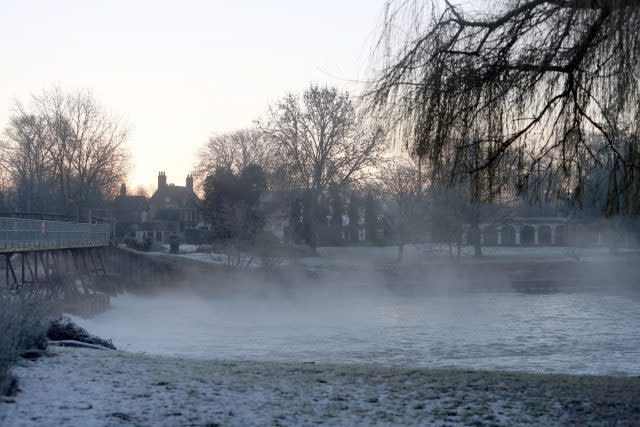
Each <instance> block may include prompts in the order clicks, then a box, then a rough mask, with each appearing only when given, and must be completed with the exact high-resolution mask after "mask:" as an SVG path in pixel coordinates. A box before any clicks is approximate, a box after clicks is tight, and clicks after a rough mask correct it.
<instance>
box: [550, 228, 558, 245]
mask: <svg viewBox="0 0 640 427" xmlns="http://www.w3.org/2000/svg"><path fill="white" fill-rule="evenodd" d="M549 228H550V229H551V244H552V245H555V244H556V228H558V226H557V225H550V226H549Z"/></svg>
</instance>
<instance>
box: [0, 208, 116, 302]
mask: <svg viewBox="0 0 640 427" xmlns="http://www.w3.org/2000/svg"><path fill="white" fill-rule="evenodd" d="M49 217H51V216H45V215H41V218H43V219H35V218H29V219H27V218H16V217H0V260H2V258H4V260H2V261H4V262H1V263H0V273H3V274H1V276H0V284H4V286H5V287H9V288H14V289H15V288H19V287H22V286H25V285H34V286H41V287H42V288H43V289H48V290H53V289H54V288H58V291H60V292H63V293H64V294H68V293H70V292H71V291H70V289H69V288H68V287H67V289H66V290H65V289H61V286H60V284H61V282H65V285H64V286H62V288H64V287H65V286H67V285H69V283H71V284H72V285H74V287H75V285H78V283H79V285H78V286H80V287H82V288H84V291H85V293H89V291H88V290H87V288H86V284H87V283H89V282H90V280H91V278H95V276H100V275H106V271H105V268H104V263H103V260H102V255H101V248H105V247H108V246H109V245H110V244H111V236H112V232H111V225H110V224H109V223H98V222H96V221H93V222H88V223H80V222H72V221H63V220H52V219H48V218H49ZM44 218H47V219H44ZM3 270H4V271H3ZM3 282H4V283H3ZM74 292H75V291H74Z"/></svg>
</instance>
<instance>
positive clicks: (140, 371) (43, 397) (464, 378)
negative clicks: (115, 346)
mask: <svg viewBox="0 0 640 427" xmlns="http://www.w3.org/2000/svg"><path fill="white" fill-rule="evenodd" d="M15 373H16V374H17V376H18V378H19V381H20V389H21V392H20V393H19V394H18V395H17V396H16V397H15V399H12V400H11V401H8V402H0V423H3V425H7V426H13V427H22V426H24V427H31V426H41V425H50V426H60V427H69V426H120V425H144V426H176V425H239V426H246V425H316V424H321V425H433V424H437V425H443V424H446V425H454V426H457V425H480V424H492V423H496V422H497V423H500V424H505V425H509V424H517V425H556V424H591V423H593V422H595V421H597V422H598V423H602V424H612V423H613V422H614V421H615V422H616V423H619V424H621V425H627V424H628V425H631V424H632V423H633V420H634V417H635V414H634V412H633V411H634V408H635V405H637V403H638V398H637V396H640V393H638V391H639V389H640V386H639V384H638V381H637V380H635V379H632V378H610V377H603V378H599V377H575V378H576V379H575V380H574V379H572V377H566V376H563V377H554V376H534V375H523V374H508V373H505V374H496V373H491V372H484V373H483V372H469V371H464V372H463V371H448V370H420V369H406V368H381V367H367V366H358V365H353V366H338V365H317V364H313V363H309V364H303V363H297V364H284V363H252V362H227V361H198V360H188V359H175V358H168V357H158V356H156V357H150V356H145V355H141V354H132V353H125V352H119V351H111V350H105V351H96V350H89V349H80V348H58V349H55V353H54V355H53V357H45V358H41V359H38V360H36V361H32V362H25V363H23V364H22V365H21V366H18V367H17V368H16V369H15ZM603 384H607V387H608V390H609V392H608V393H606V394H602V393H598V392H597V390H598V388H599V387H602V385H603ZM618 390H620V391H618ZM629 396H636V397H635V398H629ZM598 399H600V400H598ZM604 404H609V405H615V406H611V407H615V411H611V410H609V412H603V413H598V411H597V410H595V411H588V412H586V411H582V412H575V413H573V412H571V410H570V409H567V408H570V406H571V405H573V406H575V405H580V406H581V407H582V406H584V405H587V406H590V405H591V406H590V407H593V408H598V407H599V406H598V405H600V406H602V405H604ZM607 407H609V406H607ZM567 417H571V418H567ZM607 417H608V418H607Z"/></svg>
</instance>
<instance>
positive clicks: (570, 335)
mask: <svg viewBox="0 0 640 427" xmlns="http://www.w3.org/2000/svg"><path fill="white" fill-rule="evenodd" d="M77 321H78V322H79V323H80V324H81V325H83V326H84V327H86V328H87V329H88V330H89V331H90V332H91V333H93V334H96V335H99V336H102V337H104V338H112V339H113V341H114V343H115V344H116V345H117V346H118V347H119V348H121V349H123V350H128V351H133V352H145V353H149V354H159V355H172V356H181V357H195V358H206V359H216V360H220V359H223V360H273V361H285V362H286V361H291V362H327V363H356V364H363V363H364V364H383V365H400V366H411V367H459V368H469V369H498V370H510V371H527V372H545V373H572V374H608V375H640V326H639V325H640V300H638V299H635V298H630V297H627V296H620V295H593V294H586V293H584V294H583V293H558V294H522V293H516V292H501V293H490V292H487V293H467V294H458V295H432V296H420V297H416V296H400V295H393V294H388V293H387V294H380V295H368V296H366V297H363V296H358V295H357V294H346V295H342V294H341V295H339V296H335V297H332V296H331V295H330V294H323V293H320V294H317V295H311V296H306V297H304V298H299V297H295V298H294V297H291V298H281V297H267V298H248V297H246V296H244V297H243V296H235V297H229V298H212V297H209V298H205V297H202V296H201V295H199V294H198V293H196V292H191V291H172V292H166V293H161V294H157V295H154V296H132V295H126V294H125V295H122V296H118V297H115V298H112V308H111V309H110V310H108V311H107V312H104V313H102V314H100V315H98V316H96V317H94V318H92V319H77Z"/></svg>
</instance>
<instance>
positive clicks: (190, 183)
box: [187, 174, 193, 191]
mask: <svg viewBox="0 0 640 427" xmlns="http://www.w3.org/2000/svg"><path fill="white" fill-rule="evenodd" d="M187 189H188V190H191V191H193V176H192V175H191V174H189V175H187Z"/></svg>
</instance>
